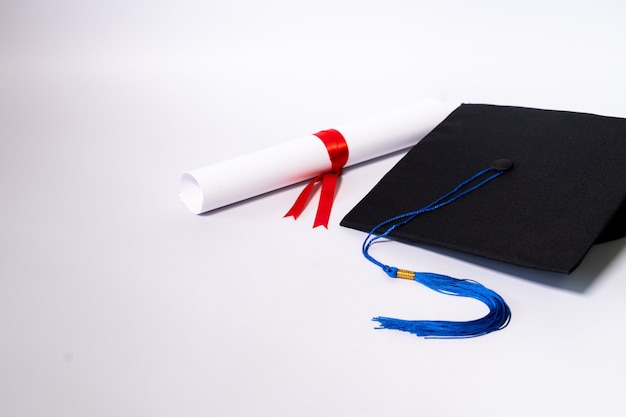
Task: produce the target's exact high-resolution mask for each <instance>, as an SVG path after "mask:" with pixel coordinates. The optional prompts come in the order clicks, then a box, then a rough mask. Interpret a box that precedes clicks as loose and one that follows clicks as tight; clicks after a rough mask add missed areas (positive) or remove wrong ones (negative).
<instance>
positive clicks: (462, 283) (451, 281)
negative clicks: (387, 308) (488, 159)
mask: <svg viewBox="0 0 626 417" xmlns="http://www.w3.org/2000/svg"><path fill="white" fill-rule="evenodd" d="M503 161H505V162H508V160H498V161H496V162H494V165H493V166H492V167H491V168H488V169H485V170H482V171H480V172H478V173H476V174H475V175H474V176H472V177H471V178H469V179H467V180H466V181H463V182H462V183H461V184H459V185H458V186H456V187H455V188H454V189H453V190H452V191H450V192H448V193H446V194H445V195H443V196H441V197H440V198H438V199H437V200H435V201H433V202H432V203H430V204H428V205H427V206H425V207H422V208H421V209H419V210H415V211H412V212H408V213H404V214H400V215H398V216H395V217H393V218H391V219H388V220H385V221H383V222H381V223H379V224H378V225H376V226H375V227H374V228H373V229H372V231H371V232H370V233H369V234H368V235H367V237H366V238H365V241H364V242H363V247H362V252H363V255H364V256H365V258H367V259H368V260H369V261H370V262H372V263H374V264H376V265H378V266H379V267H380V268H382V270H383V271H385V272H386V273H387V275H389V276H390V277H392V278H402V279H408V280H414V281H416V282H419V283H420V284H423V285H425V286H426V287H428V288H430V289H432V290H434V291H437V292H439V293H441V294H447V295H454V296H457V297H468V298H473V299H476V300H479V301H481V302H483V303H484V304H485V305H486V306H487V307H488V308H489V313H488V314H487V315H486V316H484V317H482V318H480V319H477V320H472V321H442V320H402V319H395V318H390V317H374V318H373V319H372V320H373V321H376V322H378V323H379V324H380V326H379V327H377V329H392V330H401V331H405V332H409V333H412V334H414V335H416V336H420V337H425V338H440V339H458V338H469V337H477V336H482V335H485V334H488V333H491V332H494V331H497V330H502V329H504V328H505V327H506V326H507V325H508V324H509V322H510V320H511V310H510V308H509V306H508V305H507V304H506V302H505V301H504V299H502V297H500V296H499V295H498V294H497V293H496V292H494V291H492V290H490V289H489V288H487V287H485V286H483V285H482V284H480V283H478V282H476V281H472V280H468V279H458V278H453V277H450V276H447V275H440V274H435V273H430V272H413V271H408V270H404V269H398V268H396V267H393V266H389V265H385V264H383V263H382V262H379V261H378V260H377V259H375V258H374V257H373V256H371V255H370V254H369V249H370V247H371V245H372V244H373V243H374V242H375V241H376V240H378V239H382V238H385V237H387V236H388V235H389V234H390V233H391V232H392V231H393V230H395V229H396V228H398V227H400V226H402V225H405V224H407V223H409V222H410V221H412V220H413V219H414V218H415V217H417V216H418V215H420V214H422V213H425V212H429V211H433V210H437V209H439V208H441V207H443V206H445V205H447V204H450V203H452V202H454V201H456V200H458V199H459V198H461V197H463V196H465V195H467V194H469V193H470V192H472V191H475V190H476V189H478V188H480V187H482V186H483V185H485V184H487V183H488V182H489V181H492V180H493V179H495V178H497V177H498V176H500V175H501V174H503V173H504V172H505V171H506V170H508V169H510V168H511V163H510V162H508V163H503ZM487 174H490V175H489V176H487V177H486V178H484V179H482V180H480V178H481V177H484V176H486V175H487ZM474 182H477V183H476V184H475V185H472V186H470V184H471V183H474ZM466 187H467V188H466ZM384 226H387V228H386V229H385V230H384V231H383V232H382V233H380V234H377V233H376V232H377V231H378V230H379V229H382V228H383V227H384Z"/></svg>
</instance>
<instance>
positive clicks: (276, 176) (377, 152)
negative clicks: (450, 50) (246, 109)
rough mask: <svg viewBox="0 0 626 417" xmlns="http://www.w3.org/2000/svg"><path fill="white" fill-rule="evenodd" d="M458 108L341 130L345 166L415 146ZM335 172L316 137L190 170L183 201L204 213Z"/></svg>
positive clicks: (405, 111) (431, 108)
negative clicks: (344, 151) (345, 144)
mask: <svg viewBox="0 0 626 417" xmlns="http://www.w3.org/2000/svg"><path fill="white" fill-rule="evenodd" d="M453 109H454V107H453V106H450V105H446V104H444V103H442V102H440V101H438V100H426V101H422V102H419V103H416V104H412V105H409V106H405V107H401V108H399V109H396V110H391V111H388V112H386V113H382V114H380V115H378V116H374V117H371V118H368V119H363V120H360V121H357V122H354V123H350V124H346V125H343V126H339V127H334V126H329V127H327V128H333V129H337V130H338V131H339V132H341V134H342V135H343V137H344V138H345V140H346V143H347V144H348V152H349V157H348V162H347V163H346V166H350V165H354V164H358V163H360V162H364V161H367V160H369V159H373V158H376V157H379V156H382V155H385V154H388V153H391V152H394V151H398V150H401V149H404V148H408V147H410V146H413V145H415V144H416V143H417V142H419V141H420V140H421V139H422V138H423V137H424V136H426V135H427V134H428V133H429V132H430V131H431V130H432V129H434V128H435V126H437V125H438V124H439V123H441V122H442V121H443V119H445V118H446V117H447V116H448V115H449V114H450V112H451V111H452V110H453ZM330 169H331V163H330V159H329V156H328V151H327V150H326V147H325V146H324V144H323V143H322V141H321V140H320V139H319V138H318V137H317V136H314V135H313V134H311V135H308V136H304V137H301V138H298V139H295V140H292V141H290V142H286V143H283V144H281V145H277V146H273V147H270V148H267V149H263V150H260V151H257V152H253V153H249V154H247V155H243V156H239V157H236V158H233V159H229V160H226V161H223V162H219V163H217V164H214V165H210V166H207V167H204V168H199V169H196V170H193V171H189V172H186V173H185V174H183V176H182V178H181V192H180V198H181V199H182V200H183V202H184V203H185V205H186V206H187V207H188V208H189V210H191V212H192V213H195V214H200V213H204V212H206V211H210V210H214V209H216V208H219V207H223V206H226V205H228V204H232V203H236V202H238V201H242V200H245V199H247V198H250V197H254V196H257V195H260V194H263V193H266V192H269V191H274V190H277V189H279V188H282V187H286V186H288V185H292V184H295V183H297V182H300V181H304V180H307V179H311V178H313V177H315V176H317V175H319V174H321V173H324V172H327V171H329V170H330Z"/></svg>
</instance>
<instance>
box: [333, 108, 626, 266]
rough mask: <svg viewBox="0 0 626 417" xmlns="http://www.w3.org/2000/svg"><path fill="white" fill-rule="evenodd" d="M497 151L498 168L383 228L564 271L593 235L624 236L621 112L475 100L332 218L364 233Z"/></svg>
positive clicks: (402, 236)
mask: <svg viewBox="0 0 626 417" xmlns="http://www.w3.org/2000/svg"><path fill="white" fill-rule="evenodd" d="M502 158H505V159H508V160H510V161H512V163H513V166H512V168H511V169H510V170H508V171H507V172H506V173H505V174H504V175H500V176H499V177H498V178H497V179H494V180H493V181H490V182H489V183H488V184H486V185H484V186H482V187H481V188H480V189H476V190H475V191H473V192H471V193H470V194H468V195H466V196H465V197H463V198H460V199H458V200H456V201H454V202H453V203H451V204H449V205H446V206H445V207H441V208H439V209H437V210H434V211H431V212H426V213H423V214H421V215H419V216H417V217H416V218H415V219H414V220H412V221H410V222H408V223H406V224H404V225H402V226H401V227H398V228H396V229H395V230H393V232H391V234H390V235H389V236H390V237H392V238H394V239H397V240H400V241H405V242H409V243H421V244H429V245H435V246H440V247H444V248H448V249H453V250H457V251H461V252H465V253H469V254H472V255H478V256H481V257H486V258H490V259H494V260H498V261H503V262H506V263H510V264H514V265H520V266H524V267H530V268H535V269H540V270H547V271H554V272H561V273H570V272H572V271H573V270H574V269H575V268H576V267H577V266H578V265H579V264H580V262H581V261H582V259H583V258H584V256H585V254H586V253H587V252H588V251H589V249H590V248H591V246H592V245H593V244H594V243H600V242H603V241H608V240H613V239H617V238H620V237H623V236H625V235H626V119H621V118H616V117H605V116H598V115H593V114H586V113H574V112H566V111H555V110H540V109H532V108H522V107H510V106H494V105H483V104H463V105H461V106H460V107H458V108H457V109H456V110H454V111H453V112H452V113H451V114H450V115H449V116H448V117H447V118H446V119H445V120H444V121H443V122H441V123H440V124H439V125H438V126H437V127H436V128H435V129H434V130H433V131H432V132H430V133H429V134H428V135H427V136H426V137H425V138H424V139H422V140H421V141H420V142H419V143H418V144H417V145H415V146H414V147H413V148H412V149H411V150H410V151H409V152H408V153H407V154H406V155H405V156H404V157H403V158H402V159H401V160H400V161H399V162H398V163H397V164H396V165H395V166H394V167H393V168H392V169H391V170H390V171H389V172H388V173H387V174H386V175H385V176H384V177H383V178H382V179H381V181H380V182H379V183H378V184H376V186H375V187H374V188H373V189H372V190H371V191H370V192H369V193H368V194H367V195H366V196H365V197H364V198H363V200H361V202H359V203H358V204H357V205H356V206H355V207H354V208H353V209H352V210H351V211H350V212H349V213H348V214H347V215H346V216H345V218H344V219H343V220H342V222H341V225H342V226H346V227H350V228H353V229H357V230H361V231H365V232H369V231H371V230H372V228H373V227H375V226H376V225H377V224H379V223H380V222H382V221H384V220H386V219H389V218H391V217H394V216H396V215H399V214H402V213H406V212H410V211H414V210H418V209H420V208H422V207H424V206H426V205H428V204H430V203H431V202H433V201H434V200H436V199H437V198H439V197H441V196H442V195H444V194H445V193H447V192H448V191H450V190H451V189H453V188H454V187H455V186H457V185H458V184H459V183H461V182H462V181H464V180H466V179H468V178H470V177H472V176H473V175H474V174H475V173H477V172H478V171H481V170H482V169H485V168H488V167H489V166H491V164H492V162H493V161H496V160H499V159H502Z"/></svg>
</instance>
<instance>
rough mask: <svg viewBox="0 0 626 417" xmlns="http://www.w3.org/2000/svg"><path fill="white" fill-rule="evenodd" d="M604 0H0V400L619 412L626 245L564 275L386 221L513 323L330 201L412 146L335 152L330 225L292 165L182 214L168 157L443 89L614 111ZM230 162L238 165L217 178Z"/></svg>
mask: <svg viewBox="0 0 626 417" xmlns="http://www.w3.org/2000/svg"><path fill="white" fill-rule="evenodd" d="M625 21H626V3H623V2H618V1H603V0H599V1H594V2H582V1H544V0H542V1H538V0H526V1H524V2H515V3H512V2H502V1H473V2H470V1H461V0H457V1H440V2H430V1H416V0H410V1H409V0H392V1H386V2H374V1H361V2H357V1H350V2H348V1H341V0H333V1H327V0H323V1H319V0H318V1H301V2H295V1H292V2H288V1H280V0H267V1H265V2H253V1H246V0H233V1H229V2H226V1H223V2H217V1H172V0H169V1H128V0H124V1H121V0H120V1H109V2H96V1H93V0H85V1H70V0H58V1H54V2H49V1H43V0H42V1H33V0H24V1H19V2H18V1H3V2H1V3H0V190H1V191H2V200H1V201H2V203H1V204H0V415H2V416H5V417H26V416H37V417H41V416H63V417H69V416H81V417H85V416H89V417H98V416H115V417H124V416H133V417H136V416H151V417H157V416H187V417H191V416H229V417H230V416H417V415H419V416H469V415H472V416H473V415H482V416H554V415H567V416H590V415H596V416H623V415H625V414H626V403H625V400H624V391H625V389H626V356H625V354H624V352H625V351H626V350H625V349H626V337H625V336H624V328H625V325H624V320H625V317H626V249H625V245H626V241H625V239H621V240H618V241H614V242H611V243H606V244H602V245H598V246H596V247H594V248H593V249H592V251H591V252H590V253H589V255H588V256H587V258H586V259H585V261H584V262H583V264H582V265H581V266H580V268H579V269H577V270H576V271H575V272H574V273H573V274H571V275H570V276H566V275H559V274H552V273H544V272H539V271H532V270H528V269H524V268H518V267H512V266H505V265H502V264H499V263H496V262H489V261H483V260H479V259H476V258H471V257H467V256H462V255H458V254H456V253H452V252H446V251H433V250H430V249H429V248H424V247H413V246H406V245H402V244H400V243H391V244H388V245H384V247H382V248H380V249H377V251H378V252H377V254H378V255H379V256H380V257H384V258H385V260H386V261H388V262H390V263H392V264H397V265H400V266H402V267H406V268H409V269H416V270H422V271H436V272H439V273H444V274H450V275H453V276H457V277H463V278H470V279H475V280H478V281H480V282H482V283H483V284H485V285H486V286H488V287H490V288H492V289H494V290H496V291H497V292H498V293H500V294H501V295H502V296H503V297H504V298H505V300H506V301H507V302H508V303H509V305H510V307H511V309H512V312H513V320H512V322H511V324H510V326H509V327H508V328H507V329H505V330H504V331H501V332H496V333H493V334H490V335H487V336H484V337H479V338H475V339H466V340H424V339H420V338H417V337H415V336H413V335H410V334H407V333H402V332H394V331H383V330H373V327H374V326H375V323H373V322H371V321H370V319H371V317H373V316H377V315H388V316H394V317H403V318H409V319H420V318H435V319H458V320H467V319H473V318H476V317H478V316H480V315H481V314H483V313H484V307H483V306H482V305H481V304H480V303H478V302H475V301H472V300H464V299H458V298H456V297H446V296H443V295H438V294H436V293H434V292H432V291H429V290H428V289H426V288H424V287H421V286H419V285H418V284H412V283H409V282H404V281H398V280H390V279H387V278H386V276H385V274H384V273H382V272H381V271H380V270H379V269H378V268H376V267H375V266H373V265H371V264H370V263H369V262H367V261H366V260H365V259H364V258H363V257H362V255H361V253H360V245H361V242H362V239H363V238H364V237H365V236H364V234H363V233H360V232H357V231H354V230H350V229H346V228H343V227H340V226H339V221H340V220H341V218H342V216H343V215H345V214H346V213H347V211H348V210H349V209H350V208H352V207H353V206H354V205H355V204H356V203H357V202H358V201H359V200H360V199H361V198H362V197H363V196H364V195H365V193H366V192H367V191H369V190H370V189H371V188H372V187H373V185H374V184H375V183H376V182H377V181H378V179H380V178H381V177H382V175H383V174H384V173H386V172H387V171H388V170H389V169H390V168H391V167H392V166H393V165H394V163H395V162H396V161H397V160H398V159H399V158H400V157H401V156H402V153H400V154H395V155H392V156H389V157H386V158H381V159H378V160H376V161H372V162H370V163H365V164H361V165H359V166H355V167H352V168H350V169H347V170H346V171H345V174H344V176H343V177H342V180H341V185H340V189H339V191H338V194H337V199H336V202H335V206H334V209H333V214H332V216H331V221H330V226H329V229H328V230H325V229H324V228H317V229H314V230H313V229H312V228H311V225H312V222H313V217H314V212H315V210H314V206H313V207H309V208H308V209H307V210H306V211H305V213H304V214H303V215H302V217H301V218H300V219H299V220H298V221H293V220H291V219H283V218H282V216H283V214H284V213H285V212H286V211H287V209H288V208H289V207H290V205H291V204H292V202H293V201H294V200H295V198H296V196H297V194H298V193H299V190H300V186H294V187H288V188H286V189H283V190H279V191H276V192H273V193H269V194H267V195H264V196H261V197H258V198H255V199H252V200H249V201H246V202H243V203H240V204H236V205H233V206H230V207H227V208H224V209H220V210H217V211H215V212H212V213H210V214H208V215H201V216H197V215H193V214H191V213H190V212H189V211H188V210H187V209H186V208H185V206H184V205H183V204H182V202H181V201H180V200H179V198H178V186H179V178H180V175H181V174H182V173H183V172H185V171H187V170H190V169H193V168H198V167H201V166H204V165H208V164H210V163H213V162H217V161H220V160H223V159H226V158H229V157H232V156H236V155H240V154H242V153H246V152H250V151H254V150H257V149H261V148H264V147H267V146H270V145H273V144H277V143H280V142H284V141H286V140H290V139H292V138H295V137H298V136H301V135H303V134H309V133H312V132H315V131H318V130H321V129H326V128H330V127H333V126H336V125H338V124H340V123H345V122H349V121H352V120H355V119H357V118H361V117H365V116H369V115H372V114H376V113H378V112H380V111H384V110H387V109H390V108H393V107H395V106H397V105H402V104H406V103H410V102H413V101H418V100H421V99H425V98H430V97H435V98H440V99H443V100H451V101H462V102H474V103H490V104H510V105H518V106H530V107H538V108H549V109H561V110H573V111H584V112H590V113H597V114H603V115H611V116H620V117H626V100H625V99H624V98H625V97H626V78H625V75H624V74H626V52H625V51H626V49H625V47H624V43H623V42H624V40H625V39H626V24H624V22H625ZM224 181H228V179H227V178H224Z"/></svg>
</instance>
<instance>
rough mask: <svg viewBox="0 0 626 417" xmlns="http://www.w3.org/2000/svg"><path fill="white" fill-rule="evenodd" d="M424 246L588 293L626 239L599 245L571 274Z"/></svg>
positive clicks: (501, 269) (621, 249)
mask: <svg viewBox="0 0 626 417" xmlns="http://www.w3.org/2000/svg"><path fill="white" fill-rule="evenodd" d="M419 246H420V247H423V248H426V249H428V250H430V251H433V252H437V253H439V254H442V255H445V256H450V257H453V258H457V259H461V260H463V261H465V262H468V263H473V264H476V265H479V266H482V267H485V268H489V269H493V270H495V271H498V272H502V273H505V274H508V275H512V276H515V277H519V278H522V279H526V280H529V281H533V282H536V283H538V284H542V285H547V286H550V287H555V288H559V289H563V290H567V291H572V292H576V293H584V292H586V291H587V290H588V289H589V288H590V287H591V286H592V285H593V283H594V281H595V280H596V279H597V278H598V277H599V276H600V275H601V274H602V271H603V270H604V269H606V267H607V266H609V265H610V263H611V262H613V260H615V258H616V257H617V256H618V255H619V254H620V253H621V252H622V251H624V250H625V249H626V238H621V239H617V240H613V241H610V242H604V243H599V244H595V245H593V246H592V248H591V250H590V251H589V252H588V253H587V255H586V256H585V258H584V259H583V261H582V262H581V264H580V265H579V266H578V268H576V269H575V270H574V271H573V272H572V273H571V274H563V273H559V272H549V271H541V270H538V269H532V268H526V267H523V266H517V265H511V264H507V263H504V262H500V261H495V260H492V259H487V258H482V257H480V256H476V255H470V254H466V253H461V252H457V251H454V250H452V249H445V248H440V247H435V246H430V245H424V244H420V245H419Z"/></svg>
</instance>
